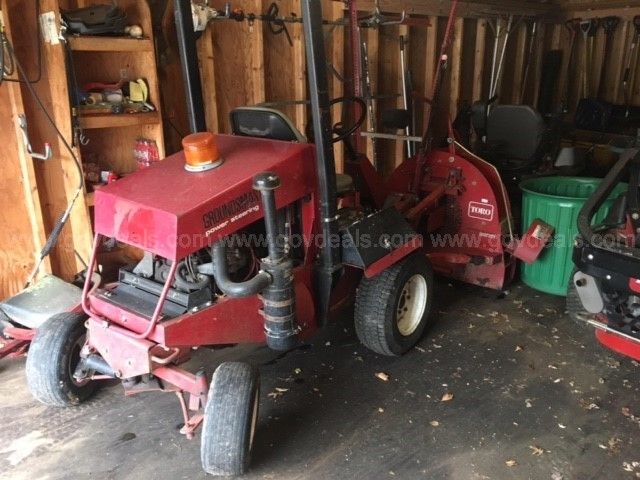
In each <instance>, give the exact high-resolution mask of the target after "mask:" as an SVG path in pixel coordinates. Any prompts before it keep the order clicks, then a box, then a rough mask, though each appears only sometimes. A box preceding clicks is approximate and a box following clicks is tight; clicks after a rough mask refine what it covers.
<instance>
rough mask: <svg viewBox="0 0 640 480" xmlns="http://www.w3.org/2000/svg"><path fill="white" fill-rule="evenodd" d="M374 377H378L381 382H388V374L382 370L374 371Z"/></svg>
mask: <svg viewBox="0 0 640 480" xmlns="http://www.w3.org/2000/svg"><path fill="white" fill-rule="evenodd" d="M376 377H378V378H379V379H380V380H382V381H383V382H388V381H389V375H387V374H386V373H384V372H377V373H376Z"/></svg>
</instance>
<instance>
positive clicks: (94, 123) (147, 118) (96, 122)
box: [80, 111, 160, 130]
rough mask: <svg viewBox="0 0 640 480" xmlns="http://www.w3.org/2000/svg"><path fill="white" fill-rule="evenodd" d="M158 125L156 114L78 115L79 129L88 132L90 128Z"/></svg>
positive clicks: (158, 116)
mask: <svg viewBox="0 0 640 480" xmlns="http://www.w3.org/2000/svg"><path fill="white" fill-rule="evenodd" d="M159 123H160V115H159V114H158V112H157V111H156V112H145V113H104V114H100V113H99V114H90V115H83V114H82V113H80V127H81V128H84V129H87V130H90V129H92V128H118V127H133V126H136V125H157V124H159Z"/></svg>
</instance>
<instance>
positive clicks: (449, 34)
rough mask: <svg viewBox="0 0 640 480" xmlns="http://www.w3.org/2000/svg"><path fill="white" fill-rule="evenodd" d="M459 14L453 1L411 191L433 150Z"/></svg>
mask: <svg viewBox="0 0 640 480" xmlns="http://www.w3.org/2000/svg"><path fill="white" fill-rule="evenodd" d="M457 15H458V0H453V1H452V2H451V10H450V11H449V19H448V20H447V28H446V30H445V33H444V39H443V40H442V45H441V46H440V55H439V57H438V64H437V66H436V73H435V75H434V76H433V83H432V84H431V96H430V98H429V102H428V103H427V109H426V112H425V115H424V119H425V120H424V134H423V136H422V143H421V145H420V151H419V152H418V155H417V160H416V170H415V173H414V176H413V182H412V184H411V192H412V193H414V194H415V193H417V192H418V190H419V188H420V182H421V181H422V175H423V171H424V164H425V162H426V160H427V155H428V154H429V151H430V150H431V138H430V137H431V120H432V117H433V110H434V108H433V107H434V104H435V102H436V97H437V96H438V92H439V90H440V84H441V83H442V77H443V75H444V72H445V70H446V67H447V62H448V58H449V57H448V55H447V52H448V51H449V46H450V45H451V41H452V40H453V27H454V25H455V22H456V18H457Z"/></svg>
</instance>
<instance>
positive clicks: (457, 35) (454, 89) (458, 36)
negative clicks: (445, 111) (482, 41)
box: [449, 18, 464, 118]
mask: <svg viewBox="0 0 640 480" xmlns="http://www.w3.org/2000/svg"><path fill="white" fill-rule="evenodd" d="M453 35H454V38H453V45H452V47H451V55H450V56H449V65H450V68H451V91H450V94H449V116H450V117H451V118H454V117H455V116H456V114H457V112H458V107H459V106H460V105H459V103H460V89H461V86H460V82H461V80H462V79H461V73H462V45H463V43H462V42H463V40H464V38H463V35H464V18H458V19H456V24H455V29H454V34H453Z"/></svg>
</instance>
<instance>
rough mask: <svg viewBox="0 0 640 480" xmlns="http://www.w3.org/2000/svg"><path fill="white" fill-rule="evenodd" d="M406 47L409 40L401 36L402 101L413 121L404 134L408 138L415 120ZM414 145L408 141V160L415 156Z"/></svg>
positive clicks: (411, 133)
mask: <svg viewBox="0 0 640 480" xmlns="http://www.w3.org/2000/svg"><path fill="white" fill-rule="evenodd" d="M406 46H407V39H406V38H405V36H404V35H400V68H401V69H402V101H403V107H404V109H405V110H406V111H407V113H408V114H409V117H410V118H411V120H410V121H409V123H408V124H407V126H406V128H405V129H404V133H405V135H406V136H407V137H409V136H411V135H413V131H412V126H413V124H414V121H413V118H414V115H413V95H412V91H411V90H412V89H411V78H410V73H409V70H408V69H407V58H406ZM414 153H415V152H414V145H413V142H412V141H411V140H407V158H411V157H412V156H413V154H414Z"/></svg>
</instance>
